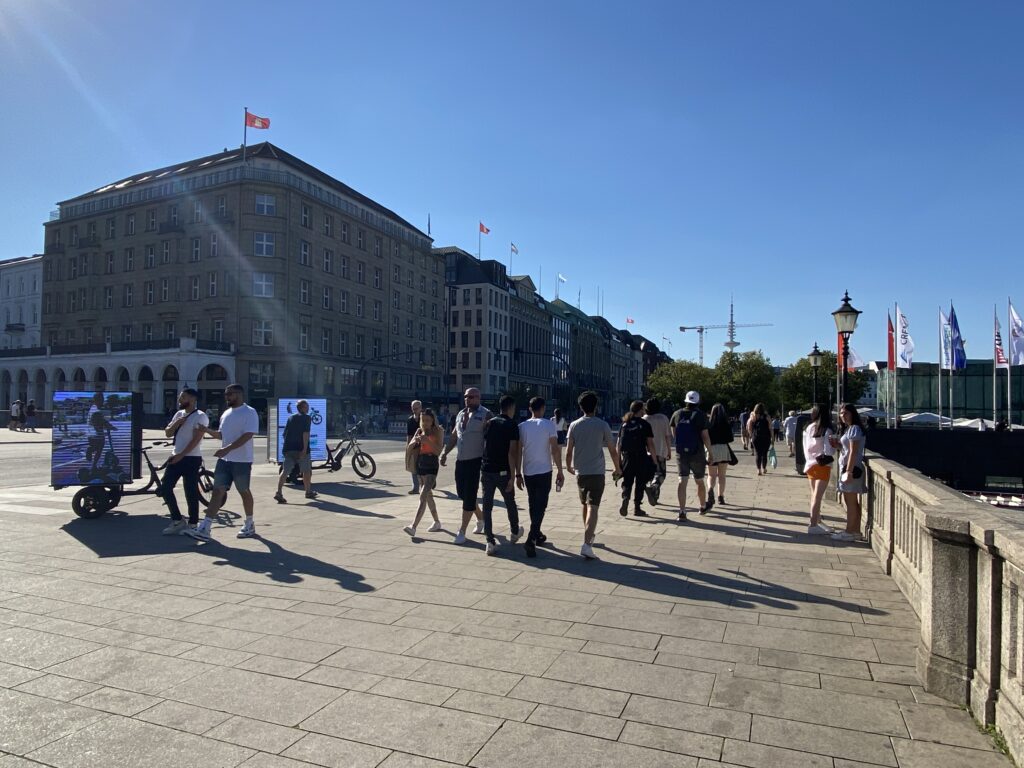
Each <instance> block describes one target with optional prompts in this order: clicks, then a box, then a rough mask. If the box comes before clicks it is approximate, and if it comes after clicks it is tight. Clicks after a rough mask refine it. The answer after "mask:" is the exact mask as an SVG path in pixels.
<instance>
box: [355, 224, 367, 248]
mask: <svg viewBox="0 0 1024 768" xmlns="http://www.w3.org/2000/svg"><path fill="white" fill-rule="evenodd" d="M356 247H357V248H358V249H359V250H360V251H365V250H366V233H365V232H363V230H361V229H360V230H357V231H356Z"/></svg>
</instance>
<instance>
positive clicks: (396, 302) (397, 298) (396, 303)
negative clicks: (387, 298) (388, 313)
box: [391, 291, 402, 309]
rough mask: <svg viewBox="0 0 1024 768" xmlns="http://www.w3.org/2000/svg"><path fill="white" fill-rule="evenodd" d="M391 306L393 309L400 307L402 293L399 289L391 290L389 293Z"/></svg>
mask: <svg viewBox="0 0 1024 768" xmlns="http://www.w3.org/2000/svg"><path fill="white" fill-rule="evenodd" d="M391 306H392V307H393V308H394V309H401V307H402V294H401V293H400V292H399V291H392V293H391Z"/></svg>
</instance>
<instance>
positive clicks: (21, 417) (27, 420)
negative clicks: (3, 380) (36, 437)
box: [7, 400, 37, 432]
mask: <svg viewBox="0 0 1024 768" xmlns="http://www.w3.org/2000/svg"><path fill="white" fill-rule="evenodd" d="M36 426H37V421H36V401H35V400H29V401H28V402H27V403H23V402H22V401H21V400H15V401H14V402H13V403H11V413H10V419H8V421H7V428H8V429H9V430H11V431H12V432H36V431H37V430H36Z"/></svg>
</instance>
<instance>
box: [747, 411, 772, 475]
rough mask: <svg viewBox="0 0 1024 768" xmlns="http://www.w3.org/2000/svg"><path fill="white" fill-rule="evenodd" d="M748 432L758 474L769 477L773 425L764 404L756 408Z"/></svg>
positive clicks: (748, 424) (748, 423) (748, 425)
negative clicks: (769, 451) (769, 450)
mask: <svg viewBox="0 0 1024 768" xmlns="http://www.w3.org/2000/svg"><path fill="white" fill-rule="evenodd" d="M747 432H748V433H749V434H750V444H751V446H752V447H753V449H754V455H755V456H756V460H757V474H758V475H767V474H768V449H769V448H771V447H772V423H771V422H770V421H769V420H768V414H767V412H766V411H765V409H764V403H758V404H757V405H755V406H754V411H753V413H751V414H750V420H749V421H748V422H747Z"/></svg>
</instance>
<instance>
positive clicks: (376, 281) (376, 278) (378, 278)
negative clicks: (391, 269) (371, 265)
mask: <svg viewBox="0 0 1024 768" xmlns="http://www.w3.org/2000/svg"><path fill="white" fill-rule="evenodd" d="M383 283H384V273H383V272H382V271H381V270H380V269H374V270H373V287H374V288H377V289H380V288H381V286H382V285H383Z"/></svg>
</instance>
